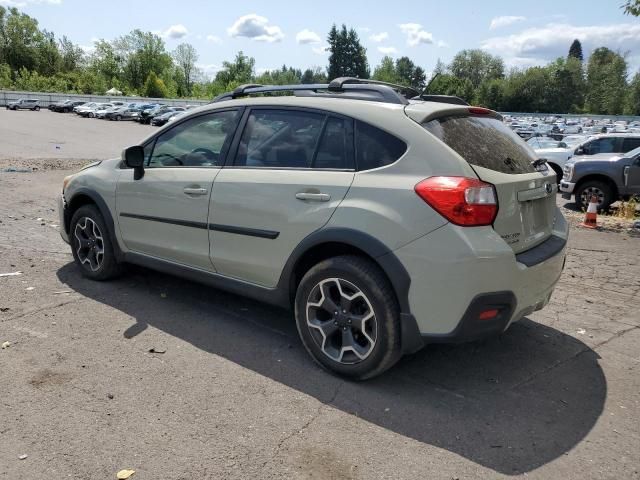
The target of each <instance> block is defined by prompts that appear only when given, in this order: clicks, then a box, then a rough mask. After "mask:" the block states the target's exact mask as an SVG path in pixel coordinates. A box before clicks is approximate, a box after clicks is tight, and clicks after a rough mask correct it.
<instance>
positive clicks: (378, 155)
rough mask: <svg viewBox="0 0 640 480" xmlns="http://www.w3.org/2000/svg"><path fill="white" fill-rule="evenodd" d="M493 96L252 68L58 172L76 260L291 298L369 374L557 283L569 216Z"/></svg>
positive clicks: (325, 342)
mask: <svg viewBox="0 0 640 480" xmlns="http://www.w3.org/2000/svg"><path fill="white" fill-rule="evenodd" d="M555 196H556V180H555V175H554V173H553V171H552V170H550V169H548V168H547V167H546V165H545V164H544V162H543V161H539V160H537V159H536V157H535V156H534V153H533V151H532V150H530V149H529V147H528V146H527V145H526V144H525V143H524V142H523V141H522V140H521V139H520V138H519V137H518V136H517V135H515V134H514V133H513V132H512V131H511V130H510V129H509V128H508V127H506V126H505V125H504V124H503V123H502V121H501V117H500V115H499V114H497V113H495V112H493V111H491V110H487V109H484V108H479V107H471V106H469V105H467V104H466V103H465V102H463V101H461V100H460V99H458V98H455V97H440V96H430V95H419V94H418V93H417V92H410V91H407V89H402V88H398V87H397V86H393V85H387V84H380V83H379V82H371V81H366V80H357V79H353V78H340V79H336V80H334V81H332V82H331V83H330V84H316V85H290V86H257V85H246V86H241V87H238V88H237V89H236V90H235V91H233V92H230V93H227V94H224V95H221V96H220V97H218V98H216V99H215V100H214V101H213V102H212V103H211V104H209V105H207V106H204V107H201V108H197V109H194V110H193V111H191V112H189V113H188V114H187V115H184V116H181V117H180V119H179V120H177V121H176V122H174V123H171V124H169V125H168V126H166V127H164V128H162V129H161V130H159V131H157V132H156V133H154V134H153V135H151V136H150V137H148V138H147V139H145V140H144V141H142V142H141V143H140V144H139V145H135V146H132V147H129V148H127V149H126V150H124V152H123V154H122V158H118V159H112V160H105V161H102V162H99V163H95V164H93V165H90V166H88V167H86V168H84V169H83V170H82V171H80V172H79V173H76V174H75V175H71V176H70V177H67V178H66V179H65V181H64V188H63V192H62V195H61V196H60V199H59V211H60V217H61V225H62V226H63V228H61V234H62V237H63V239H64V240H65V241H66V242H68V243H69V244H70V245H71V250H72V252H73V256H74V258H75V262H76V263H77V265H78V268H79V269H80V271H81V272H82V273H83V274H84V275H85V276H86V277H88V278H89V279H93V280H107V279H110V278H113V277H115V276H116V275H118V274H119V273H120V272H121V266H122V264H123V263H135V264H139V265H143V266H146V267H149V268H152V269H157V270H160V271H164V272H169V273H171V274H175V275H179V276H183V277H186V278H188V279H192V280H195V281H199V282H203V283H206V284H209V285H211V286H212V287H215V288H219V289H224V290H226V291H229V292H234V293H238V294H242V295H245V296H248V297H252V298H255V299H259V300H262V301H264V302H269V303H272V304H276V305H281V306H284V307H287V308H290V309H291V310H292V311H293V312H294V315H295V321H296V324H297V328H298V332H299V334H300V338H301V340H302V343H303V344H304V346H305V347H306V349H307V350H308V352H309V354H310V355H311V356H312V357H313V359H314V360H316V361H317V362H318V363H319V364H320V365H321V366H323V367H325V368H327V369H329V370H331V371H333V372H336V373H338V374H341V375H344V376H347V377H351V378H356V379H365V378H370V377H373V376H375V375H378V374H380V373H382V372H384V371H385V370H386V369H388V368H389V367H391V366H392V365H393V364H394V363H395V362H396V361H397V360H398V359H399V358H400V357H401V356H402V355H403V354H407V353H413V352H416V351H417V350H419V349H420V348H422V347H423V346H424V345H426V344H429V343H433V342H461V341H469V340H475V339H479V338H482V337H486V336H490V335H497V334H499V333H501V332H503V331H505V330H506V329H507V328H508V327H509V325H511V324H512V323H513V322H515V321H518V320H520V319H521V318H523V317H524V316H526V315H529V314H530V313H531V312H534V311H536V310H539V309H541V308H543V307H544V306H545V305H546V304H547V302H548V301H549V297H550V296H551V294H552V292H553V289H554V286H555V284H556V282H557V281H558V278H559V277H560V274H561V272H562V269H563V266H564V261H565V250H566V242H567V235H568V227H567V223H566V222H565V219H564V218H563V216H562V214H561V213H560V211H559V210H558V208H557V207H556V200H555Z"/></svg>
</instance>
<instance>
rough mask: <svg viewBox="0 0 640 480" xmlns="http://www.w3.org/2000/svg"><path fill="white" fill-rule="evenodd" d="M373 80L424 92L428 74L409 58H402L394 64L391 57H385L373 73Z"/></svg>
mask: <svg viewBox="0 0 640 480" xmlns="http://www.w3.org/2000/svg"><path fill="white" fill-rule="evenodd" d="M373 79H374V80H379V81H382V82H389V83H396V84H399V85H407V86H409V87H413V88H415V89H416V90H418V91H422V90H423V89H424V87H425V82H426V74H425V73H424V70H423V69H422V68H421V67H418V66H416V65H415V64H414V63H413V62H412V61H411V59H410V58H409V57H400V58H399V59H397V60H396V61H395V63H394V62H393V59H392V58H391V57H389V56H385V57H383V58H382V61H381V62H380V65H378V66H377V67H376V68H375V70H374V71H373Z"/></svg>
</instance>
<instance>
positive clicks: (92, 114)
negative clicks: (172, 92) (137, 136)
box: [6, 98, 197, 126]
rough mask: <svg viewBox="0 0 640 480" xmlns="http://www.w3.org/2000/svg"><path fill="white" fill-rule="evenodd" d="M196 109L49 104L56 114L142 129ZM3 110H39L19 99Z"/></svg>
mask: <svg viewBox="0 0 640 480" xmlns="http://www.w3.org/2000/svg"><path fill="white" fill-rule="evenodd" d="M196 106H197V105H185V106H173V105H164V104H159V103H139V102H123V101H120V100H113V101H110V102H81V101H76V100H64V101H61V102H56V103H51V104H50V105H49V107H48V108H49V110H51V111H52V112H58V113H70V112H74V113H76V114H77V115H80V116H81V117H86V118H100V119H104V120H115V121H125V120H130V121H136V122H139V123H142V124H146V125H154V126H162V125H165V124H166V123H169V122H172V121H174V120H175V119H176V118H178V117H179V116H180V114H183V113H184V112H186V111H187V110H190V109H192V108H195V107H196ZM6 108H7V110H33V111H37V110H40V100H38V99H24V98H23V99H19V100H16V101H13V102H9V103H7V105H6Z"/></svg>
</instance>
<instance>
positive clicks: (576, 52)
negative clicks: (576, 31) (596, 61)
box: [568, 38, 584, 62]
mask: <svg viewBox="0 0 640 480" xmlns="http://www.w3.org/2000/svg"><path fill="white" fill-rule="evenodd" d="M572 57H573V58H577V59H578V60H580V61H581V62H582V60H584V57H583V56H582V44H581V43H580V40H578V39H577V38H576V39H575V40H574V41H573V43H572V44H571V46H570V47H569V55H568V58H572Z"/></svg>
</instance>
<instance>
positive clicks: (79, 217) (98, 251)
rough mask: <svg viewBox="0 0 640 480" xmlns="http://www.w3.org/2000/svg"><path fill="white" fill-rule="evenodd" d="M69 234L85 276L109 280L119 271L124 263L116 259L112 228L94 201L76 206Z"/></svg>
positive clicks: (72, 247)
mask: <svg viewBox="0 0 640 480" xmlns="http://www.w3.org/2000/svg"><path fill="white" fill-rule="evenodd" d="M69 237H70V239H71V252H72V253H73V258H74V260H75V262H76V265H78V267H80V271H81V272H82V274H83V275H84V276H85V277H88V278H90V279H92V280H109V279H111V278H114V277H116V276H118V275H119V274H120V272H121V266H120V264H119V263H118V262H117V260H116V256H115V253H114V248H113V244H112V243H111V237H110V235H109V230H108V228H107V225H106V223H105V221H104V218H103V217H102V215H101V214H100V211H99V210H98V209H97V208H96V207H95V206H94V205H84V206H82V207H80V208H79V209H78V210H76V212H75V213H74V214H73V217H72V218H71V228H70V229H69Z"/></svg>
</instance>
